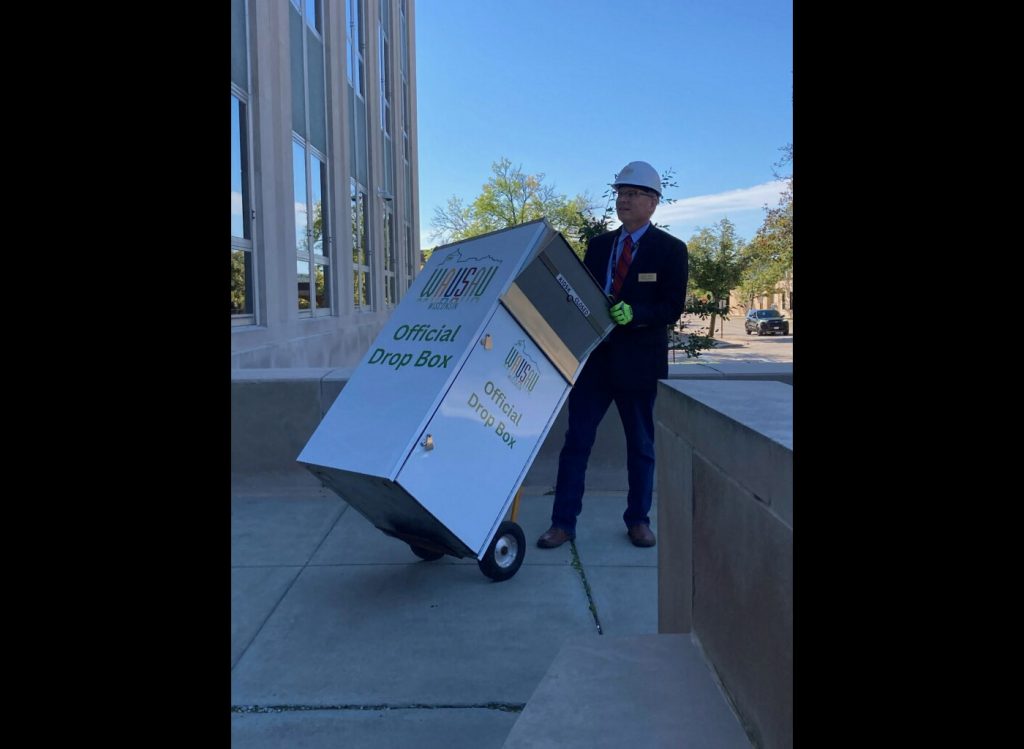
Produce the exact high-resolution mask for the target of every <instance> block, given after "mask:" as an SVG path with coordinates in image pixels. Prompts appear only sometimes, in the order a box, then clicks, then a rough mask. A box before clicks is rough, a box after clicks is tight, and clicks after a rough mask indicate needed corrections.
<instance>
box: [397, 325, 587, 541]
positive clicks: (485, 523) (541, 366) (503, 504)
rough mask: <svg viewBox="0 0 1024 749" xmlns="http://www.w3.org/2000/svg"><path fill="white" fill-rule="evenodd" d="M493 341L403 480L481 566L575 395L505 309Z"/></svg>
mask: <svg viewBox="0 0 1024 749" xmlns="http://www.w3.org/2000/svg"><path fill="white" fill-rule="evenodd" d="M487 334H489V335H490V336H491V343H492V345H491V347H490V348H486V347H485V346H483V345H477V346H475V347H474V350H473V352H472V353H471V354H470V356H469V358H468V359H467V361H466V363H465V365H464V366H463V367H462V369H461V370H460V372H459V374H458V377H456V379H455V381H454V382H453V383H452V385H451V388H450V389H449V390H448V392H447V394H446V395H445V398H444V400H443V401H442V402H441V405H440V406H439V408H438V409H437V413H436V415H435V416H434V418H433V419H431V421H430V423H429V424H428V425H427V427H426V429H424V430H423V431H422V433H421V434H420V436H419V440H418V444H417V445H416V447H415V448H414V449H413V451H412V454H411V455H410V456H409V459H408V461H407V462H406V463H405V465H404V466H403V467H402V470H401V471H400V472H399V474H398V478H397V482H398V483H399V484H400V485H401V486H402V487H403V488H405V489H406V490H407V491H408V492H409V494H411V495H412V496H414V497H416V499H417V500H418V501H419V502H420V503H421V504H422V505H423V506H424V507H425V508H426V509H427V510H428V511H429V512H430V513H431V514H432V515H434V516H435V517H436V518H437V519H438V520H440V521H441V522H442V523H443V524H444V525H445V527H447V528H448V529H449V530H451V531H452V533H453V534H455V536H457V537H458V538H459V540H460V541H462V542H463V543H464V544H466V546H468V547H469V548H471V549H475V550H476V553H477V556H478V558H479V557H480V555H482V554H483V552H484V550H485V549H486V546H487V544H488V543H489V542H490V540H491V538H492V537H493V532H494V530H495V529H496V527H497V524H498V521H500V519H501V518H502V517H503V516H504V514H505V512H506V510H507V508H508V506H509V504H510V503H511V501H512V498H513V496H514V494H515V492H516V490H517V489H518V488H519V482H520V481H521V479H522V476H523V475H524V473H525V471H526V470H527V469H528V468H529V465H530V462H531V461H532V459H533V456H534V455H535V453H536V450H537V448H538V447H539V446H540V442H541V441H542V440H543V439H544V437H545V436H546V435H547V432H548V430H549V429H550V426H551V423H552V421H553V417H554V415H555V414H556V413H557V411H558V408H559V407H560V406H561V404H562V401H563V400H564V398H565V396H566V395H567V394H568V392H569V385H568V383H567V382H566V381H565V378H564V377H562V375H561V373H560V372H558V370H556V369H555V367H554V366H553V365H552V364H551V363H550V362H549V361H548V359H547V357H546V356H544V354H543V352H541V350H540V349H539V348H538V346H537V345H536V344H535V343H534V342H533V341H532V340H531V338H530V337H529V336H528V335H526V334H525V333H524V332H523V330H522V328H521V327H520V326H519V324H518V323H517V322H516V320H515V319H514V318H513V317H512V316H511V315H510V314H509V313H508V311H507V310H506V309H505V308H504V307H501V306H500V305H499V306H498V307H497V309H496V310H495V312H494V316H493V318H492V319H491V321H490V323H489V324H488V325H486V326H485V327H484V329H483V330H482V333H481V336H480V338H481V339H483V336H484V335H487ZM427 435H430V437H431V440H432V446H431V447H430V449H428V448H427V447H425V446H424V444H423V443H424V442H426V436H427Z"/></svg>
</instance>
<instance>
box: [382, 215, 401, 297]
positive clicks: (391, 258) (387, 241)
mask: <svg viewBox="0 0 1024 749" xmlns="http://www.w3.org/2000/svg"><path fill="white" fill-rule="evenodd" d="M383 216H384V305H385V306H387V307H394V306H395V305H396V304H397V303H398V281H397V280H396V274H397V272H398V268H397V265H398V263H397V261H396V258H395V249H396V248H395V221H394V216H393V215H392V209H391V204H390V203H387V204H385V205H384V211H383Z"/></svg>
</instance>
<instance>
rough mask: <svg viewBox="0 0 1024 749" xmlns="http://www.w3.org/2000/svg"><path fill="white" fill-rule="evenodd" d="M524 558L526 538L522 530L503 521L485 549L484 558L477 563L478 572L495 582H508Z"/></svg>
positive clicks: (510, 522)
mask: <svg viewBox="0 0 1024 749" xmlns="http://www.w3.org/2000/svg"><path fill="white" fill-rule="evenodd" d="M524 556H526V536H525V535H524V534H523V529H522V528H520V527H519V525H518V524H517V523H513V522H512V521H511V520H503V521H502V523H501V525H499V526H498V532H497V533H495V534H494V540H492V541H491V545H490V546H488V547H487V553H486V554H484V558H483V559H480V560H479V561H477V564H478V565H479V566H480V571H481V572H483V573H484V574H485V575H486V576H487V577H489V578H491V579H492V580H494V581H495V582H501V581H502V580H508V579H509V578H510V577H512V576H513V575H514V574H516V572H518V571H519V567H520V566H521V565H522V564H523V557H524Z"/></svg>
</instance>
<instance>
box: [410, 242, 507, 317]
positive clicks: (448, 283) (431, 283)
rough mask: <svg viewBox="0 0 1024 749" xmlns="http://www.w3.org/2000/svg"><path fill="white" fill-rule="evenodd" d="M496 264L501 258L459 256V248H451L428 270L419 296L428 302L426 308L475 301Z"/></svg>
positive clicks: (443, 307) (489, 281)
mask: <svg viewBox="0 0 1024 749" xmlns="http://www.w3.org/2000/svg"><path fill="white" fill-rule="evenodd" d="M449 263H452V264H451V265H450V264H449ZM489 263H496V265H491V264H489ZM500 265H501V258H496V257H492V256H491V255H485V256H483V257H463V256H462V250H455V251H454V252H452V253H450V254H449V255H448V257H446V258H445V259H444V260H443V261H442V262H441V263H440V265H439V266H438V267H437V268H435V269H434V270H433V271H432V272H431V274H430V278H428V279H427V282H426V283H425V284H424V285H423V290H422V291H421V292H420V296H419V300H420V301H421V302H428V304H427V309H452V308H454V307H457V306H458V304H459V302H460V301H466V300H469V301H478V300H479V299H480V297H481V296H483V293H484V292H485V291H486V290H487V287H488V286H489V285H490V283H491V279H492V278H494V274H495V273H497V271H498V267H499V266H500Z"/></svg>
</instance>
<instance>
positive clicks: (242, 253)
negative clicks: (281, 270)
mask: <svg viewBox="0 0 1024 749" xmlns="http://www.w3.org/2000/svg"><path fill="white" fill-rule="evenodd" d="M246 11H247V8H246V3H245V0H232V1H231V274H230V275H231V289H230V291H231V324H232V325H253V324H255V323H256V299H255V294H256V279H255V272H254V270H255V263H253V236H252V234H253V231H252V229H253V224H252V219H253V209H252V169H251V168H250V158H249V151H250V149H249V133H250V132H251V130H250V126H249V94H248V92H249V44H248V25H247V23H246Z"/></svg>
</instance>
